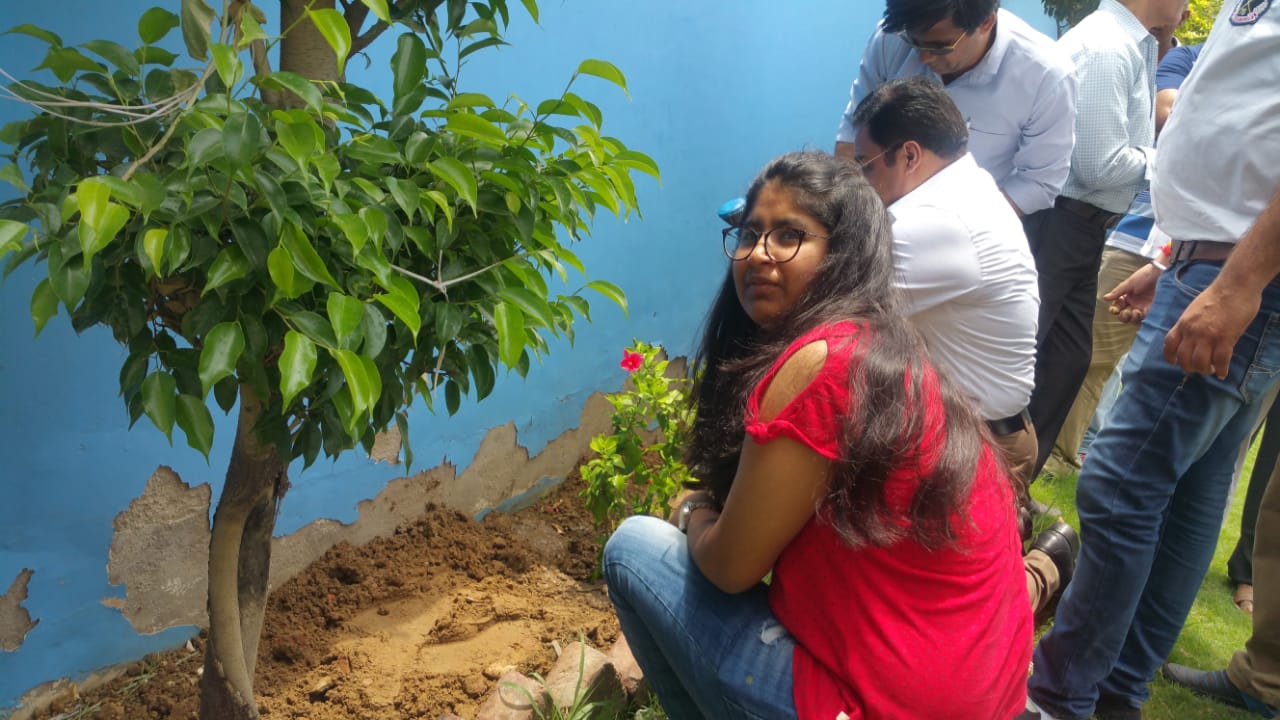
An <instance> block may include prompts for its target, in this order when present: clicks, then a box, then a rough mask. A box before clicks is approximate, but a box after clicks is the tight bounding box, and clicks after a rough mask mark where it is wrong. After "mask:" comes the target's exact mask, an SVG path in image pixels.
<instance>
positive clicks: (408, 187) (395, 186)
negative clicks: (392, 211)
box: [386, 178, 420, 221]
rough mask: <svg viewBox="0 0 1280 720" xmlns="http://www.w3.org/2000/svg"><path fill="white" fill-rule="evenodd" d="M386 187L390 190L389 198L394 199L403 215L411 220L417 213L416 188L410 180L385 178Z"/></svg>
mask: <svg viewBox="0 0 1280 720" xmlns="http://www.w3.org/2000/svg"><path fill="white" fill-rule="evenodd" d="M386 182H387V187H388V188H390V190H391V197H393V198H395V201H396V204H397V205H399V206H400V209H401V210H403V211H404V214H405V215H407V216H408V217H409V220H410V221H412V220H413V214H414V213H416V212H418V202H419V199H418V194H419V192H420V191H419V190H418V186H417V184H416V183H414V182H412V181H410V180H401V179H400V178H387V181H386Z"/></svg>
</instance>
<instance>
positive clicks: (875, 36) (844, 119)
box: [835, 26, 901, 160]
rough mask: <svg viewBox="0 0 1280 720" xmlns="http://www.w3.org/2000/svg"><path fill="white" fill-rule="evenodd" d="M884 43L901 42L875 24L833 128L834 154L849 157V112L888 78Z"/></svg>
mask: <svg viewBox="0 0 1280 720" xmlns="http://www.w3.org/2000/svg"><path fill="white" fill-rule="evenodd" d="M886 42H895V43H898V44H901V41H900V40H898V38H897V36H892V37H891V36H886V35H885V34H884V33H883V32H881V31H880V28H879V27H878V26H877V28H876V31H875V32H874V33H872V34H871V39H870V40H868V41H867V47H866V49H864V50H863V51H862V60H861V61H860V62H859V63H858V77H857V78H855V79H854V81H853V84H852V85H851V86H850V87H849V103H848V104H847V105H845V108H844V112H843V113H841V115H840V124H839V126H838V127H837V128H836V152H835V154H836V157H842V158H846V159H848V160H852V159H853V137H854V135H855V134H856V131H855V129H854V127H853V111H854V110H856V109H857V108H858V103H859V102H862V98H864V97H866V96H867V95H869V94H871V92H872V91H873V90H875V89H876V88H878V87H880V86H881V85H883V84H884V83H886V82H888V81H889V80H890V79H891V78H890V76H889V67H888V63H887V62H886V58H885V52H886V47H885V43H886ZM896 49H897V48H895V50H896Z"/></svg>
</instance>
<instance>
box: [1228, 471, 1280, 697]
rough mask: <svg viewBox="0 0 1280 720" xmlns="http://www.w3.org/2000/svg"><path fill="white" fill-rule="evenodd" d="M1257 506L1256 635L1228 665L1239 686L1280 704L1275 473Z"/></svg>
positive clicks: (1279, 519)
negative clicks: (1258, 506)
mask: <svg viewBox="0 0 1280 720" xmlns="http://www.w3.org/2000/svg"><path fill="white" fill-rule="evenodd" d="M1271 479H1272V482H1271V483H1270V484H1268V485H1267V494H1266V495H1263V496H1262V506H1261V508H1260V509H1259V510H1258V525H1257V534H1256V535H1254V539H1253V597H1254V605H1253V637H1251V638H1249V641H1248V642H1246V643H1245V646H1244V647H1245V649H1244V650H1242V651H1240V652H1237V653H1236V654H1235V657H1233V658H1231V663H1230V664H1229V665H1227V675H1228V676H1229V677H1230V678H1231V682H1232V683H1234V684H1235V686H1236V687H1238V688H1240V689H1241V690H1244V691H1245V692H1247V693H1249V694H1250V695H1252V696H1254V697H1255V698H1258V699H1259V700H1261V701H1263V702H1265V703H1267V704H1268V705H1271V706H1273V707H1276V706H1280V482H1277V481H1276V480H1277V478H1276V476H1275V474H1273V475H1272V478H1271Z"/></svg>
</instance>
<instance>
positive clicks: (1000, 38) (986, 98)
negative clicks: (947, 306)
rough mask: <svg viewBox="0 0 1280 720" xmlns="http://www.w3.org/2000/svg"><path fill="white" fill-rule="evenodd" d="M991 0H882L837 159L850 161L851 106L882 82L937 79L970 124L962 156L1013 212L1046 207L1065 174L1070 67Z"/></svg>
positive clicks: (1071, 104) (1071, 107)
mask: <svg viewBox="0 0 1280 720" xmlns="http://www.w3.org/2000/svg"><path fill="white" fill-rule="evenodd" d="M998 7H999V2H998V0H943V1H941V2H932V3H921V2H920V1H919V0H887V2H886V5H885V12H884V21H883V22H881V23H880V25H879V26H878V27H877V28H876V31H875V33H874V34H873V35H872V36H871V39H870V41H869V42H868V43H867V47H866V50H865V51H864V52H863V54H862V61H861V64H860V66H859V68H858V77H857V78H856V79H855V80H854V81H853V86H852V88H851V89H850V92H849V94H850V99H849V104H848V106H847V107H846V108H845V111H844V114H843V115H842V116H841V118H840V126H839V129H838V132H837V134H836V155H839V156H841V157H851V155H850V154H851V153H852V151H853V134H854V130H853V124H852V122H851V118H852V116H853V111H854V108H856V107H857V106H858V103H859V102H861V101H862V99H863V98H865V97H866V96H867V95H869V94H870V93H871V92H872V91H874V90H875V89H876V88H878V87H880V86H881V85H882V84H884V83H885V82H887V81H889V80H893V79H895V78H903V77H916V76H924V77H928V78H931V79H933V80H934V81H935V82H938V83H940V84H942V85H944V86H945V87H946V89H947V93H948V94H949V95H950V96H951V99H952V100H954V101H955V104H956V106H957V107H959V108H960V112H961V114H962V115H963V116H964V119H965V121H966V122H967V123H968V125H969V152H970V153H972V154H973V157H974V159H975V160H976V161H977V163H978V166H979V167H981V168H983V169H984V170H986V171H987V172H989V173H991V176H992V177H993V178H995V181H996V185H997V186H998V187H999V188H1000V190H1001V191H1002V192H1003V193H1004V195H1005V197H1006V198H1007V199H1008V201H1009V203H1010V204H1011V205H1012V206H1013V208H1014V210H1015V211H1016V212H1017V213H1018V214H1019V215H1025V214H1030V213H1033V212H1035V211H1037V210H1040V209H1043V208H1047V207H1049V206H1051V205H1052V204H1053V199H1054V198H1055V197H1056V196H1057V195H1058V192H1059V190H1061V188H1062V184H1063V183H1064V182H1065V181H1066V179H1067V167H1068V164H1069V161H1070V158H1071V147H1072V126H1073V123H1074V121H1075V113H1076V111H1075V100H1076V97H1075V87H1076V85H1075V72H1074V70H1075V68H1074V66H1073V65H1072V64H1071V60H1070V58H1069V57H1067V56H1066V54H1065V53H1063V52H1062V51H1061V50H1059V49H1058V48H1057V47H1056V46H1055V45H1054V43H1053V41H1052V40H1050V39H1049V38H1047V37H1045V36H1044V35H1043V34H1041V33H1040V32H1038V31H1036V30H1035V29H1034V28H1032V27H1031V26H1029V25H1027V24H1026V23H1025V22H1023V21H1022V20H1021V19H1020V18H1018V17H1017V16H1016V15H1014V14H1013V13H1010V12H1008V11H1006V10H998Z"/></svg>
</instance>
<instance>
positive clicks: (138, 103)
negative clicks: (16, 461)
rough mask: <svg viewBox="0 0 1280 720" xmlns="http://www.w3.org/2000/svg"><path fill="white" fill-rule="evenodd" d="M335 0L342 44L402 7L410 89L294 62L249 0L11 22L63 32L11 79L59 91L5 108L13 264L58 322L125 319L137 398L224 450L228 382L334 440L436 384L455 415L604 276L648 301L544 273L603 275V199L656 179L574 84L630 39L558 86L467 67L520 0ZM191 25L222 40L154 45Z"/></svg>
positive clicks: (316, 435) (299, 446) (622, 84)
mask: <svg viewBox="0 0 1280 720" xmlns="http://www.w3.org/2000/svg"><path fill="white" fill-rule="evenodd" d="M522 1H523V4H524V6H525V7H526V9H527V10H528V12H530V13H531V14H532V15H533V16H534V19H535V20H536V17H537V6H536V4H535V3H534V2H533V0H522ZM330 4H331V5H332V3H330ZM313 5H314V3H312V4H309V5H307V6H306V9H305V20H307V21H309V22H310V23H313V24H314V26H315V28H316V29H317V30H318V31H319V33H320V34H321V35H322V36H323V38H324V40H325V41H326V42H327V43H328V45H329V46H330V47H331V48H332V50H333V52H334V53H335V55H336V57H337V58H338V59H339V60H340V62H339V68H340V67H341V65H342V63H343V62H345V60H346V58H347V57H348V56H349V55H350V54H351V53H352V52H353V50H356V49H361V48H363V45H362V44H361V43H362V41H364V40H365V39H366V36H364V35H360V34H358V31H359V30H360V27H359V22H357V23H356V24H355V25H354V26H353V25H352V24H351V22H350V20H351V19H352V15H353V10H354V11H356V14H359V19H360V20H361V21H362V20H363V19H365V17H366V16H367V14H368V13H370V12H371V13H372V14H373V15H374V18H376V22H377V23H379V24H380V25H379V27H388V26H390V27H398V28H400V29H401V30H402V31H403V32H402V34H400V35H399V37H397V38H395V43H394V45H395V50H394V53H393V54H392V55H391V57H390V59H389V72H390V75H391V78H392V80H393V88H394V94H393V95H392V97H390V98H383V97H378V96H376V95H375V94H374V93H372V92H371V91H369V90H368V89H366V88H364V87H360V86H358V85H355V84H351V83H348V82H346V81H344V80H342V79H339V80H336V81H319V82H317V81H314V80H313V79H309V78H308V77H304V76H303V75H302V74H299V73H295V72H289V71H274V72H272V71H270V68H269V67H268V66H266V65H265V64H264V63H263V62H262V59H263V58H264V57H266V55H265V54H264V53H263V52H262V51H263V50H269V49H271V47H272V46H274V45H275V44H276V43H277V41H278V40H279V39H280V37H279V36H270V35H268V34H267V32H266V31H265V30H264V29H263V22H264V20H265V15H264V14H263V13H261V11H260V10H258V9H257V8H256V7H254V6H253V5H251V4H249V3H247V2H244V1H243V0H227V1H226V2H225V3H224V4H223V7H222V8H221V12H220V13H219V12H215V10H214V9H213V8H211V7H210V6H208V5H207V4H206V3H205V2H204V0H182V2H181V11H180V13H174V12H171V11H169V10H167V9H164V8H159V7H156V8H152V9H150V10H148V11H147V12H146V13H144V14H143V15H142V16H141V17H140V18H139V20H138V24H137V34H138V40H139V43H138V44H137V45H136V46H135V47H132V48H130V47H126V46H124V45H122V44H119V43H117V42H114V41H108V40H94V41H91V42H88V43H84V44H83V45H80V46H74V47H73V46H68V45H66V44H64V42H63V41H62V39H61V38H60V37H59V36H58V35H56V34H55V33H53V32H51V31H49V30H46V29H42V28H38V27H34V26H31V25H23V26H19V27H15V28H12V29H11V30H10V31H9V32H11V33H21V34H25V35H29V36H31V37H34V38H37V39H39V40H41V41H42V42H43V43H44V44H46V45H47V48H48V49H47V52H46V54H45V57H44V58H43V61H42V62H41V63H40V65H39V66H38V68H37V69H43V70H47V71H48V72H49V73H51V74H52V75H53V78H54V79H55V80H56V82H47V83H46V82H21V83H15V84H13V85H11V86H10V88H9V89H10V90H11V91H12V92H13V93H14V94H16V95H18V96H19V97H21V98H23V99H25V100H26V101H28V102H30V103H31V104H33V105H35V106H36V107H37V108H38V109H39V111H40V112H39V113H38V114H36V115H34V116H33V117H31V118H29V119H27V120H23V121H20V122H15V123H11V124H9V125H7V126H6V127H4V128H3V129H0V144H2V145H4V146H7V147H8V150H7V151H6V152H5V153H4V155H3V160H0V179H3V180H6V181H8V182H9V183H10V184H11V185H13V186H15V187H16V188H18V190H19V192H20V193H21V197H19V198H17V199H16V200H14V201H11V202H8V203H5V204H4V205H3V206H0V256H6V255H7V258H5V259H6V274H7V273H8V272H10V271H12V270H13V268H14V267H16V266H17V265H20V264H22V263H24V262H27V261H31V260H36V261H41V262H43V263H44V266H45V268H46V269H47V277H45V278H44V279H43V280H41V281H40V282H39V284H38V286H37V287H36V289H35V292H34V294H33V296H32V300H31V315H32V317H33V319H34V322H35V326H36V330H37V332H39V330H40V329H41V328H43V327H44V326H45V324H46V323H47V322H48V321H49V320H50V319H51V318H53V317H54V316H55V315H56V314H57V312H58V309H59V308H60V307H62V308H65V309H66V311H67V312H68V313H69V315H70V319H71V322H72V323H73V325H74V327H75V328H76V330H77V331H81V330H84V329H86V328H88V327H91V326H94V325H104V326H107V327H109V328H110V329H111V332H112V333H113V334H114V336H115V338H116V339H117V340H118V341H119V342H121V343H122V344H124V345H125V346H126V347H127V348H128V357H127V359H126V360H125V361H124V363H123V366H122V367H121V370H120V393H121V396H122V398H123V399H124V402H125V404H126V406H127V407H128V412H129V415H130V420H131V422H136V421H137V420H138V419H139V418H140V417H142V416H143V415H145V416H146V417H147V418H149V419H150V421H151V422H153V423H154V424H155V425H156V427H158V428H159V429H160V430H161V431H162V432H164V433H165V435H166V436H171V433H172V431H173V428H174V426H175V425H176V426H177V427H178V429H180V430H181V431H183V433H184V434H185V436H186V441H187V443H188V444H190V445H191V446H192V447H193V448H196V449H197V450H199V451H200V452H202V453H204V454H206V455H207V454H208V452H209V449H210V446H211V444H212V441H213V435H214V423H213V420H212V417H211V415H210V413H209V411H208V410H207V409H206V399H207V396H208V395H209V394H210V393H212V394H213V397H214V399H215V400H216V402H217V405H218V406H220V407H221V408H222V409H223V410H224V411H229V410H230V409H231V408H232V406H233V405H234V404H235V402H236V401H237V398H238V396H239V393H240V391H241V389H242V388H248V389H250V390H252V392H253V393H254V394H255V395H256V396H257V397H258V398H260V399H262V401H263V402H264V409H263V412H262V413H261V415H260V417H259V419H258V421H257V427H256V430H257V433H258V435H259V436H260V437H261V438H262V439H263V440H264V441H266V442H268V443H271V444H274V445H275V446H277V447H278V448H279V450H280V454H281V456H282V457H283V458H285V459H286V460H288V459H292V458H299V457H300V458H302V459H303V460H304V462H305V463H306V464H310V463H311V462H313V461H314V460H315V459H316V458H317V457H318V456H319V454H320V453H321V452H323V453H325V454H326V455H328V456H336V455H337V454H339V453H340V452H342V451H343V450H345V449H347V448H349V447H352V446H353V445H354V444H356V443H362V444H363V445H364V446H365V447H366V448H368V447H371V445H372V443H373V439H374V435H375V433H376V432H377V431H379V430H381V429H384V428H386V427H387V426H388V425H389V424H390V423H391V422H392V421H393V420H394V421H397V422H398V423H399V424H401V425H402V426H403V425H404V423H405V422H406V418H407V416H406V414H405V412H404V408H405V406H406V405H408V404H410V403H411V402H412V400H413V398H414V396H415V395H421V396H422V397H424V398H425V399H426V401H427V402H428V404H431V403H432V402H433V401H435V402H438V401H439V398H441V397H443V402H444V405H445V407H446V408H447V410H448V411H449V412H450V413H452V412H454V411H456V410H457V409H458V407H459V405H460V403H461V401H462V398H463V396H464V395H466V394H468V393H472V394H474V397H475V398H476V399H482V398H484V397H485V396H486V395H488V394H489V392H490V391H491V390H492V389H493V387H494V383H495V378H496V373H497V372H499V370H500V369H501V368H503V367H507V368H513V369H515V370H516V371H517V372H518V373H521V374H524V373H525V372H526V371H527V370H528V368H529V365H530V363H531V361H532V360H533V359H535V358H537V357H540V356H541V355H543V354H544V353H545V352H546V351H547V350H548V340H549V339H550V338H553V337H557V336H567V337H568V338H569V339H570V340H572V338H573V329H572V325H573V322H574V320H575V319H576V318H578V317H588V314H589V311H590V306H589V304H588V298H587V297H586V296H584V294H583V291H585V290H593V291H596V292H598V293H600V294H603V296H605V297H607V298H609V299H610V300H612V301H616V302H618V303H621V304H623V305H624V307H625V298H624V296H623V294H622V292H621V290H619V289H618V288H617V287H616V286H614V285H612V284H610V283H608V282H605V281H601V280H587V279H583V280H582V281H581V283H580V284H579V285H578V289H577V290H565V291H564V292H557V291H555V290H554V289H553V287H552V285H549V283H548V279H549V278H551V277H552V275H558V276H559V277H560V278H561V279H562V282H564V283H568V282H569V280H570V278H571V277H572V276H574V275H581V274H582V273H584V268H583V266H582V263H581V262H579V260H578V258H577V257H576V255H575V254H574V252H573V251H572V249H571V245H572V244H573V243H574V242H575V241H577V240H579V239H581V238H582V237H583V236H585V235H586V234H587V233H588V230H589V223H590V222H591V220H592V218H593V216H594V215H595V213H596V212H597V211H598V210H599V209H601V208H603V209H605V210H607V211H608V212H610V213H612V214H614V215H618V216H626V215H627V214H629V213H631V212H633V211H635V210H636V209H637V200H636V190H635V185H634V182H633V178H632V172H633V171H639V172H641V173H645V174H649V175H652V176H653V177H655V178H656V177H658V169H657V167H656V165H655V164H654V162H653V161H652V160H651V159H650V158H649V157H647V156H646V155H644V154H642V153H640V152H636V151H634V150H631V149H629V148H628V147H627V146H626V145H625V144H624V143H623V142H622V141H621V140H618V139H617V138H613V137H609V136H608V135H606V134H605V133H604V130H603V117H602V113H601V111H600V108H599V107H598V106H596V105H595V104H594V103H592V102H591V101H589V100H587V99H586V98H585V97H583V96H582V95H580V94H579V93H578V92H577V89H578V85H579V84H580V83H579V82H578V81H579V80H580V79H581V78H582V77H584V76H594V77H595V78H601V79H603V80H606V81H608V82H610V83H612V84H614V85H616V86H617V87H618V88H620V89H621V90H623V91H625V90H626V79H625V77H624V76H623V74H622V73H621V72H620V71H619V70H618V69H617V68H616V67H614V66H613V65H611V64H609V63H608V62H605V61H602V60H586V61H584V62H582V63H581V65H579V67H578V69H577V72H575V73H574V74H573V75H572V77H570V78H568V79H567V80H568V83H567V86H566V88H565V90H564V92H563V93H562V94H561V95H560V96H559V97H554V98H551V99H548V100H544V101H541V102H525V101H523V100H521V99H519V98H517V97H514V96H512V97H509V98H505V99H502V100H495V99H493V98H490V97H488V96H486V95H483V94H479V93H474V92H466V91H464V90H463V89H462V87H461V84H460V81H459V76H460V74H461V72H462V71H463V70H464V69H465V65H466V63H467V59H468V58H469V57H470V56H471V55H472V54H474V53H477V52H481V51H484V50H486V49H488V48H493V47H496V46H499V45H502V44H504V41H503V40H502V36H501V32H502V31H503V29H505V27H506V25H507V23H508V22H509V17H508V10H507V4H506V2H505V1H504V0H491V1H489V2H472V3H465V2H457V1H455V0H448V2H441V1H440V0H436V1H435V2H429V1H424V0H402V2H399V3H395V4H393V5H391V6H388V4H387V2H386V0H358V2H357V1H356V0H351V2H346V1H345V0H344V2H343V5H344V7H345V9H346V13H345V14H344V13H343V12H340V11H339V10H337V9H332V8H329V9H325V8H318V9H317V8H315V7H313ZM437 8H438V9H437ZM360 13H363V14H360ZM374 18H370V19H374ZM179 29H180V32H181V34H182V37H183V40H184V43H185V46H186V49H187V51H188V54H189V55H190V57H191V58H192V59H195V60H200V61H204V62H202V63H201V64H199V65H196V66H194V67H192V66H187V67H184V66H183V63H182V61H181V60H180V58H179V56H177V55H175V54H174V53H171V52H169V51H168V50H165V49H163V48H162V47H160V46H159V45H158V44H157V43H159V42H160V41H161V40H162V39H164V38H165V37H166V36H167V35H169V33H171V32H173V31H175V30H179ZM289 30H290V29H289V28H285V29H284V32H283V33H282V34H284V33H287V32H289ZM365 44H367V43H365ZM332 59H333V56H331V57H330V60H332ZM272 99H275V100H277V102H274V103H273V102H268V101H269V100H272ZM5 160H7V163H5V162H4V161H5ZM401 429H402V433H401V435H402V438H404V441H405V442H406V443H407V440H408V434H407V433H406V432H403V430H404V428H403V427H402V428H401ZM405 450H406V455H407V457H406V460H411V456H408V447H407V445H406V447H405Z"/></svg>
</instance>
